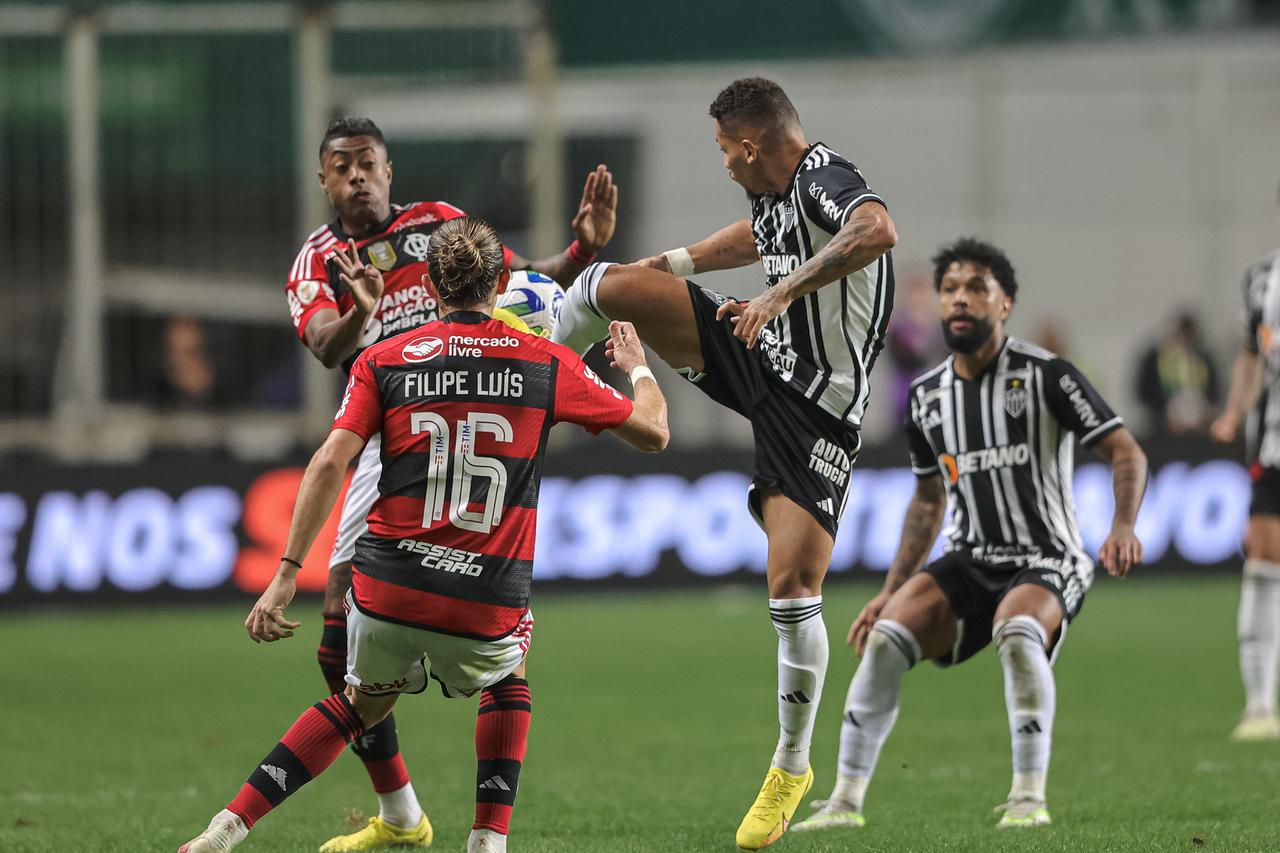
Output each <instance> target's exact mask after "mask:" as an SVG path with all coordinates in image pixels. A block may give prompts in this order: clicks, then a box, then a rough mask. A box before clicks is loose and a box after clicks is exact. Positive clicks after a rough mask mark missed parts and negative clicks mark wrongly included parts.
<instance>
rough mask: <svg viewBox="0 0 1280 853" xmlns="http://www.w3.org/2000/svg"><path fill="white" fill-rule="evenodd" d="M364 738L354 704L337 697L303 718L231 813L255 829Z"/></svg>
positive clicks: (260, 767)
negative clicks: (260, 820)
mask: <svg viewBox="0 0 1280 853" xmlns="http://www.w3.org/2000/svg"><path fill="white" fill-rule="evenodd" d="M363 732H364V723H362V722H361V721H360V716H359V715H358V714H356V712H355V709H354V708H352V707H351V702H350V701H348V700H347V697H346V696H344V695H342V694H341V693H337V694H335V695H333V696H330V697H329V698H328V699H325V700H324V701H323V702H318V703H316V704H315V705H312V706H311V707H310V708H308V709H307V710H306V711H304V712H303V713H302V716H301V717H299V718H298V719H297V720H296V721H295V722H294V724H293V725H292V726H290V727H289V731H287V732H285V735H284V737H283V738H281V739H280V742H279V743H277V744H276V747H275V749H273V750H271V752H269V753H267V757H266V758H264V759H262V762H261V763H260V764H259V765H258V766H257V768H256V769H255V770H254V771H253V773H252V774H251V775H250V776H249V781H247V782H245V783H244V785H242V786H241V787H240V793H238V794H236V798H235V799H234V800H232V801H231V802H230V803H228V804H227V810H228V811H230V812H233V813H234V814H237V815H239V816H240V819H241V820H243V821H244V825H245V826H247V827H252V826H253V825H254V823H256V822H257V821H258V820H259V819H261V818H262V816H263V815H265V814H266V813H267V812H269V811H271V810H272V809H274V808H275V807H276V806H278V805H280V804H281V803H282V802H284V800H285V798H286V797H288V796H289V795H290V794H292V793H294V792H295V791H297V790H298V789H299V788H301V787H302V786H303V785H305V784H307V783H308V782H310V781H311V780H312V779H314V778H315V777H316V776H319V775H320V774H321V773H322V772H324V769H325V768H326V767H328V766H329V765H330V764H332V763H333V762H334V759H336V758H337V757H338V756H339V755H341V754H342V750H344V749H346V747H347V744H349V743H351V741H353V740H355V739H356V738H357V737H359V736H360V735H361V734H362V733H363Z"/></svg>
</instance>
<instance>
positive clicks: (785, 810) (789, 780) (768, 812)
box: [737, 767, 813, 850]
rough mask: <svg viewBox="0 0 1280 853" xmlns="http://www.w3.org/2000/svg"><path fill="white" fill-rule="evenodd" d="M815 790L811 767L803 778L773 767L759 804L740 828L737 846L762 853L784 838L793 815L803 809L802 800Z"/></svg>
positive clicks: (758, 800)
mask: <svg viewBox="0 0 1280 853" xmlns="http://www.w3.org/2000/svg"><path fill="white" fill-rule="evenodd" d="M812 787H813V768H812V767H806V768H805V771H804V773H803V775H800V776H792V775H791V774H790V773H787V772H786V771H785V770H781V769H779V768H777V767H770V768H769V773H768V774H767V775H766V776H765V777H764V784H763V785H762V786H760V793H759V794H757V795H756V801H755V802H754V803H752V804H751V809H750V810H749V811H748V812H747V816H746V817H744V818H743V819H742V824H741V825H740V826H739V827H738V836H737V841H738V846H739V847H741V848H742V849H743V850H759V849H760V848H761V847H767V846H768V845H770V844H772V843H773V842H775V841H777V840H778V839H779V838H781V837H782V833H784V832H786V831H787V826H788V825H789V824H790V823H791V817H792V815H794V814H795V813H796V809H798V808H800V801H801V800H803V799H804V795H805V794H807V793H809V789H810V788H812Z"/></svg>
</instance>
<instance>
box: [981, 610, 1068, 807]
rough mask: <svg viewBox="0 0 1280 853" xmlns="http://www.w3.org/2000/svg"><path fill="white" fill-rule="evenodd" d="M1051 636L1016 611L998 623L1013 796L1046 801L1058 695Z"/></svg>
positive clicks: (1033, 620) (1030, 619)
mask: <svg viewBox="0 0 1280 853" xmlns="http://www.w3.org/2000/svg"><path fill="white" fill-rule="evenodd" d="M1046 639H1047V638H1046V636H1045V631H1044V626H1042V625H1041V624H1040V623H1039V622H1038V621H1036V620H1035V619H1034V618H1032V617H1030V616H1014V617H1013V618H1011V619H1008V620H1006V621H1004V622H1001V623H1000V624H999V625H997V626H996V632H995V641H996V653H997V654H998V655H999V656H1000V666H1001V667H1003V668H1004V702H1005V708H1006V710H1007V711H1008V712H1009V736H1010V738H1011V740H1012V743H1013V785H1012V786H1011V787H1010V789H1009V799H1011V800H1036V801H1039V802H1043V801H1044V789H1045V775H1046V774H1047V773H1048V772H1049V748H1050V747H1051V746H1052V743H1053V715H1054V710H1055V708H1056V705H1057V698H1058V692H1057V687H1056V686H1055V685H1054V681H1053V669H1052V668H1051V667H1050V666H1049V656H1048V654H1047V653H1046V652H1045V649H1044V645H1045V640H1046Z"/></svg>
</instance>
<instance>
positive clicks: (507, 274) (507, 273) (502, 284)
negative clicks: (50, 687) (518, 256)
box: [495, 267, 511, 293]
mask: <svg viewBox="0 0 1280 853" xmlns="http://www.w3.org/2000/svg"><path fill="white" fill-rule="evenodd" d="M510 283H511V270H510V269H508V268H507V267H503V268H502V272H500V273H498V289H497V290H496V291H495V292H496V293H506V292H507V285H508V284H510Z"/></svg>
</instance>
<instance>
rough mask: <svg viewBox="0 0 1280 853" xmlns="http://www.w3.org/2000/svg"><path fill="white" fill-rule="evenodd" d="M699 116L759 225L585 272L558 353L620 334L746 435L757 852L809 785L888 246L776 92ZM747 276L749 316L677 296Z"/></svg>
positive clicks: (853, 183) (746, 842)
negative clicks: (739, 418)
mask: <svg viewBox="0 0 1280 853" xmlns="http://www.w3.org/2000/svg"><path fill="white" fill-rule="evenodd" d="M709 112H710V114H711V117H712V118H713V119H715V129H716V135H715V138H716V143H717V145H719V147H720V150H721V152H722V153H723V155H724V165H725V167H726V168H727V169H728V170H729V175H730V177H731V178H732V179H733V180H734V181H736V182H737V183H738V184H739V185H741V186H742V188H743V189H745V190H746V191H747V194H748V196H749V197H750V199H751V218H750V219H742V220H739V221H738V222H735V223H733V224H732V225H729V226H728V227H726V228H723V229H721V230H720V231H718V232H716V233H715V234H712V235H711V236H710V237H707V238H706V239H705V240H702V241H700V242H698V243H695V244H693V245H690V246H688V247H683V248H680V249H673V250H671V251H669V252H666V253H664V254H662V255H657V256H655V257H653V258H647V259H645V260H644V261H642V262H640V264H639V265H636V266H618V265H606V264H596V265H594V266H592V267H588V268H587V269H586V270H584V271H583V273H582V274H581V275H580V276H578V279H577V282H576V284H575V286H574V287H572V288H570V289H569V292H568V294H566V296H565V300H564V303H563V305H562V307H561V309H560V317H559V320H558V321H557V328H556V331H555V332H553V334H552V339H553V340H554V341H556V342H557V343H563V344H566V345H568V346H569V347H570V348H571V349H575V350H577V351H578V352H582V351H584V350H585V349H587V348H588V347H590V346H591V345H592V344H593V343H595V342H596V341H598V340H600V339H601V338H603V337H604V335H605V332H606V330H607V328H608V322H609V319H618V320H627V321H630V322H632V323H634V324H635V326H636V329H637V330H639V332H640V334H641V335H643V337H644V339H645V340H646V341H647V342H649V344H650V345H651V346H652V347H653V348H654V349H655V350H656V351H657V352H658V354H659V355H660V356H662V358H663V360H664V361H666V362H667V363H668V364H670V365H671V366H672V367H675V368H678V369H683V371H682V372H685V373H686V375H687V376H688V378H689V379H691V380H692V381H693V382H695V383H697V385H698V387H699V388H701V389H702V390H703V392H705V393H706V394H707V396H709V397H711V399H713V400H715V401H716V402H717V403H720V404H721V405H723V406H726V407H728V408H730V409H733V410H734V411H736V412H738V413H739V414H741V415H743V416H744V417H746V418H748V419H749V420H750V421H751V427H752V434H753V436H754V439H755V449H756V455H755V470H754V472H753V474H754V476H753V477H752V482H751V488H750V491H749V492H748V499H747V502H748V506H749V507H750V508H751V511H752V513H753V514H754V515H755V517H756V519H757V521H759V522H760V524H761V526H762V527H763V528H764V531H765V534H766V536H767V537H768V540H769V554H768V561H767V571H768V584H769V613H770V616H771V618H772V620H773V625H774V629H775V630H776V631H777V634H778V691H777V702H778V723H779V728H780V730H781V731H780V734H779V738H778V743H777V747H776V748H775V750H774V753H773V759H772V760H771V762H770V767H769V771H768V773H767V774H766V776H765V782H764V785H763V786H762V787H761V789H760V792H759V794H758V795H757V797H756V801H755V803H754V804H753V805H752V807H751V809H750V810H749V811H748V813H747V815H746V817H745V818H743V820H742V823H741V825H740V826H739V827H738V832H737V837H736V838H737V843H738V846H739V847H742V848H745V849H749V850H754V849H758V848H760V847H763V846H765V845H766V844H770V843H772V842H773V841H775V840H777V838H778V837H779V836H781V835H782V833H783V832H784V831H785V830H786V827H787V824H788V823H789V822H790V820H791V817H792V815H793V814H794V813H795V810H796V808H797V807H798V806H799V804H800V802H801V800H802V799H803V797H804V794H805V793H806V792H807V791H808V790H809V788H810V786H812V784H813V770H812V769H811V768H810V766H809V744H810V741H811V739H812V735H813V720H814V717H815V715H816V713H817V708H818V701H819V698H820V697H821V694H822V684H823V680H824V678H825V676H826V670H827V633H826V627H825V625H824V623H823V620H822V581H823V578H824V577H825V575H826V572H827V566H828V565H829V564H830V562H831V551H832V547H833V545H834V542H835V535H836V524H837V522H838V520H839V518H840V511H841V510H842V509H843V508H844V502H845V496H846V495H847V493H848V487H849V469H850V466H851V465H852V464H853V462H854V460H855V459H856V458H857V454H858V447H859V438H858V428H859V425H860V423H861V419H862V415H863V412H864V411H865V410H866V407H867V402H868V397H869V394H870V392H869V386H868V382H867V377H868V376H869V374H870V372H871V369H872V367H873V366H874V364H875V361H876V356H877V354H879V352H880V350H881V348H882V347H883V343H884V333H885V328H886V326H887V325H888V322H889V312H890V311H891V309H892V307H893V263H892V259H891V257H890V255H889V250H890V249H892V248H893V246H894V244H895V243H896V242H897V232H896V230H895V229H894V226H893V221H892V220H891V219H890V218H889V213H888V211H887V210H886V209H885V205H884V201H883V200H882V199H881V198H880V196H879V195H878V194H876V193H875V192H873V191H872V190H871V189H870V188H869V187H868V186H867V182H866V181H865V180H864V179H863V177H862V173H861V172H859V171H858V169H857V168H856V167H854V165H853V164H852V163H850V162H849V161H848V160H845V159H844V158H843V157H841V156H840V155H838V154H836V153H835V152H834V151H832V150H831V149H830V148H828V147H827V146H825V145H823V144H822V143H815V144H812V145H810V144H809V143H808V142H807V141H806V140H805V136H804V131H803V130H802V129H801V127H800V117H799V115H798V114H797V113H796V108H795V107H794V106H793V105H792V103H791V101H790V100H789V99H788V98H787V96H786V93H784V92H783V91H782V88H781V87H780V86H778V84H777V83H774V82H772V81H769V80H763V79H760V78H750V79H744V80H737V81H735V82H733V83H731V84H730V85H729V86H727V87H726V88H725V89H724V90H723V91H722V92H720V94H719V95H718V96H717V97H716V99H715V100H714V101H712V103H711V108H710V110H709ZM756 262H760V263H762V264H763V266H764V274H765V284H766V285H767V288H766V290H765V292H764V293H763V294H762V295H760V296H758V297H756V298H755V299H752V300H751V301H750V302H739V301H736V300H734V299H731V298H729V297H728V296H724V295H722V294H719V293H716V292H715V291H712V290H708V289H706V288H703V287H699V286H698V285H696V284H694V283H693V282H692V281H688V280H687V277H688V276H690V275H693V274H694V273H695V272H697V273H703V272H711V271H713V270H723V269H731V268H735V267H744V266H747V265H749V264H754V263H756Z"/></svg>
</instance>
